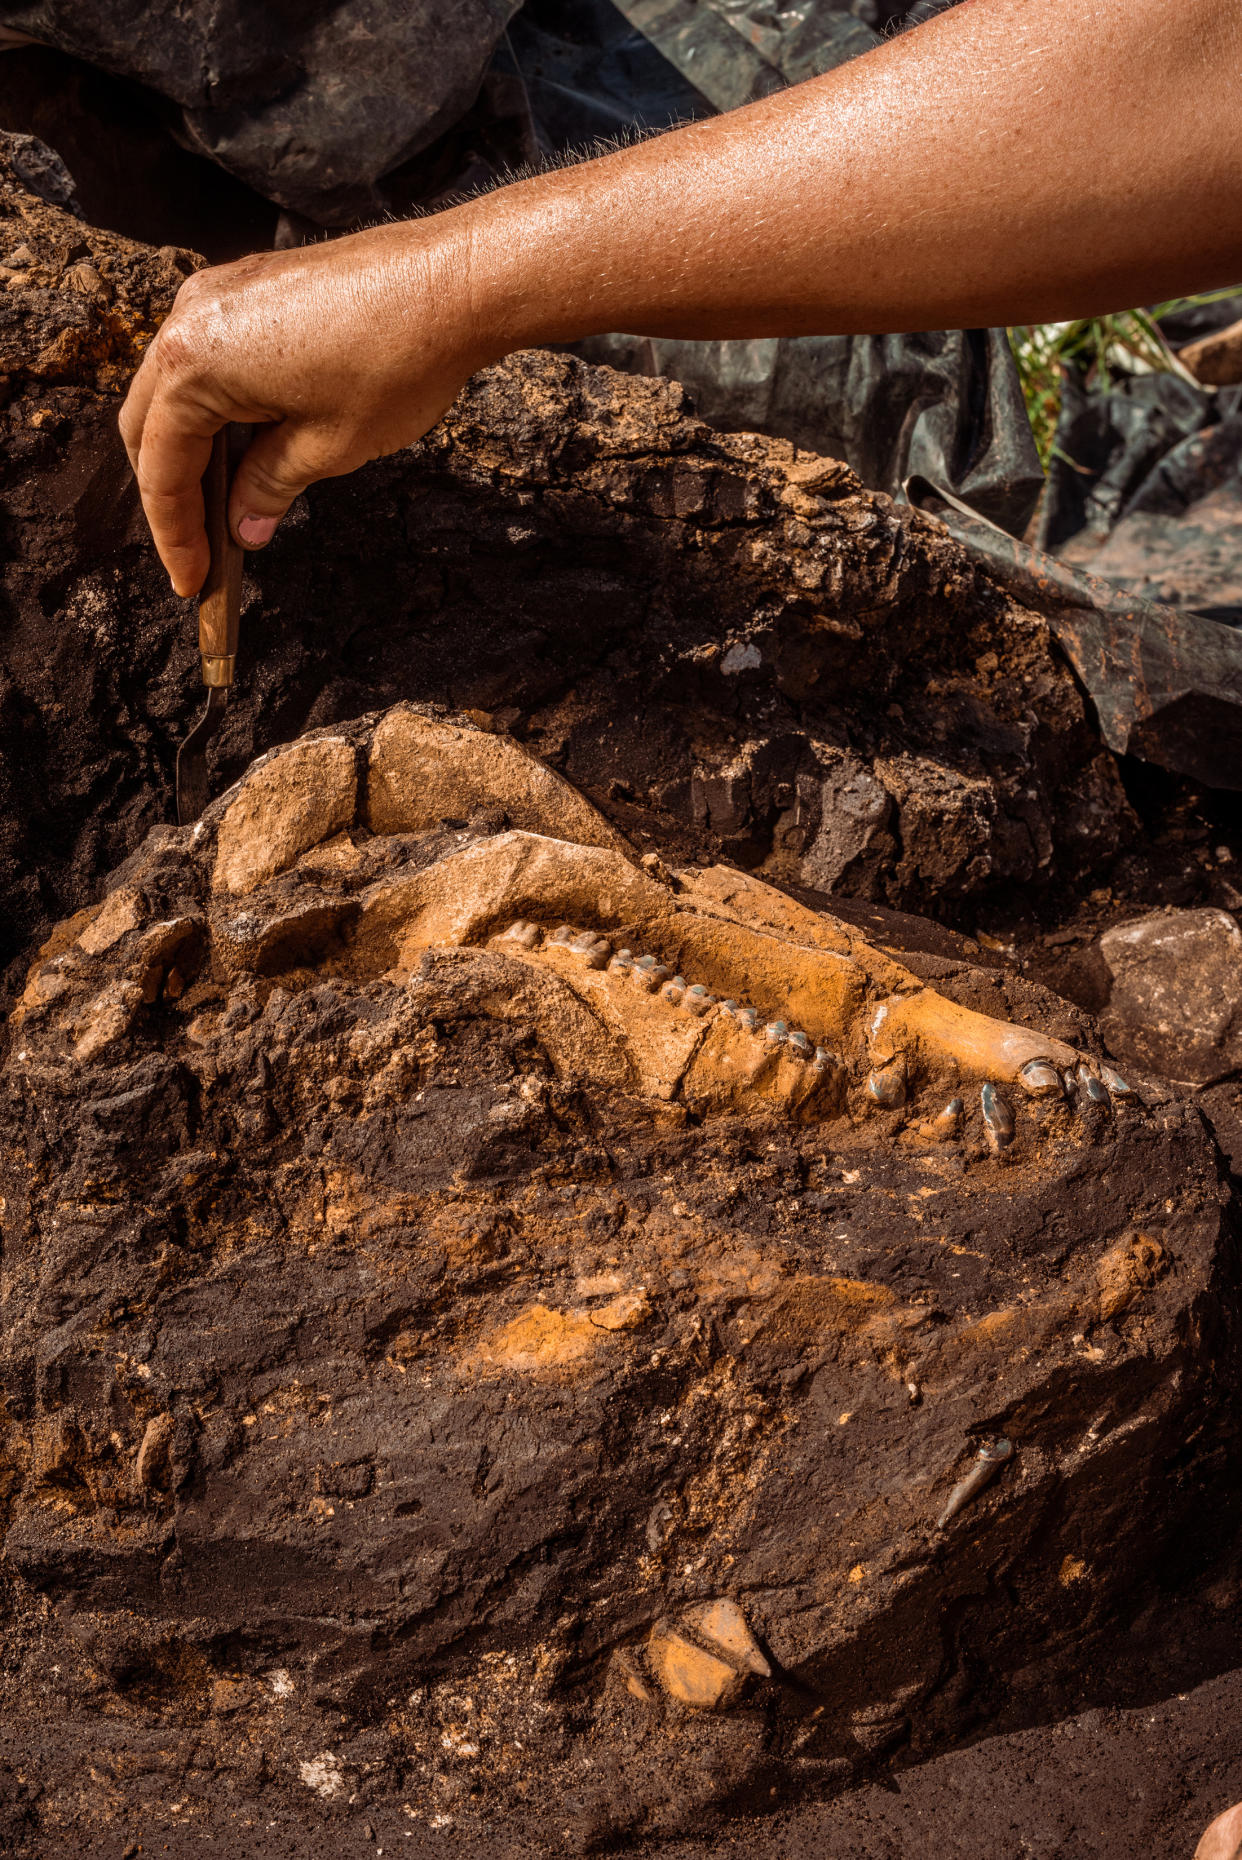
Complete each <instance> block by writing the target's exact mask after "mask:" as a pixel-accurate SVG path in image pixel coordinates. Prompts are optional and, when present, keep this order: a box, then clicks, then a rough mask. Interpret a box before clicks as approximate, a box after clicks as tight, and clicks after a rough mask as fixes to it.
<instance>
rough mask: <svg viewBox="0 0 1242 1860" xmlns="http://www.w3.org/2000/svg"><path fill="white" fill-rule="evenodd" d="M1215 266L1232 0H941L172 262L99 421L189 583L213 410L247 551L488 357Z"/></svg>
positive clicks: (1217, 275) (925, 322)
mask: <svg viewBox="0 0 1242 1860" xmlns="http://www.w3.org/2000/svg"><path fill="white" fill-rule="evenodd" d="M1239 276H1242V0H1179V3H1178V4H1177V5H1170V4H1169V0H1078V4H1076V5H1075V6H1073V7H1067V6H1065V4H1064V0H963V4H962V5H960V6H958V7H956V8H954V9H953V10H952V11H950V12H948V13H946V14H942V15H941V16H939V17H938V18H937V19H935V20H933V21H931V22H929V23H928V24H927V25H925V26H922V27H920V28H918V29H917V31H915V32H911V33H909V34H906V35H904V36H902V37H899V38H897V39H895V40H893V41H891V42H889V43H887V44H885V45H883V46H881V47H879V48H877V49H876V50H875V51H874V52H871V53H869V54H868V55H867V56H866V57H864V58H861V59H857V60H854V61H853V62H852V63H850V64H847V65H845V66H842V67H840V68H839V69H838V70H836V71H833V72H830V73H828V74H827V75H826V76H824V77H822V78H816V79H813V80H811V81H810V82H808V83H806V84H802V85H799V86H797V87H795V88H794V89H791V90H786V91H782V92H780V93H779V94H777V95H776V96H774V97H770V98H767V99H765V100H764V101H763V102H761V103H757V104H752V105H749V106H748V107H747V108H745V109H742V110H737V111H734V112H732V113H730V114H728V115H725V116H719V117H714V118H711V119H710V120H708V121H706V122H702V123H695V124H692V125H689V126H688V127H686V128H684V129H681V130H677V131H674V132H672V133H670V134H668V135H665V136H661V137H658V138H655V139H653V140H651V141H647V142H642V143H639V144H637V145H636V146H634V147H631V148H627V149H624V150H620V151H618V152H616V153H614V154H610V155H607V156H604V157H601V158H600V159H598V160H595V161H591V162H585V163H582V164H580V165H578V166H575V167H570V168H562V169H556V170H553V171H551V172H550V173H547V174H543V175H539V176H536V177H534V178H532V179H529V180H524V181H520V182H517V183H514V184H513V185H511V186H508V187H505V188H501V189H498V190H497V191H495V192H494V193H491V194H487V195H484V196H482V197H481V198H479V199H476V200H473V201H470V202H468V203H466V204H465V205H463V206H459V207H455V208H453V209H451V210H450V211H448V212H445V213H441V214H437V215H435V216H433V217H430V218H426V219H420V220H414V221H410V222H406V223H404V224H399V225H392V226H384V227H378V228H375V229H373V230H370V231H367V232H364V233H359V234H355V235H353V236H352V237H350V238H346V239H340V240H335V241H332V242H329V243H327V244H324V245H320V246H312V247H306V248H303V249H302V250H300V251H297V252H282V253H264V254H260V255H256V256H254V257H251V258H246V259H242V260H240V261H239V262H238V263H237V264H234V265H227V266H221V267H218V268H216V269H214V270H210V271H205V272H200V273H198V274H196V276H195V277H193V278H191V279H190V280H188V281H187V283H186V284H185V286H183V288H182V291H181V292H180V294H179V295H178V298H177V302H176V304H175V306H174V309H173V311H172V314H171V315H170V317H169V319H168V321H167V322H166V323H165V324H164V326H163V328H162V330H161V331H160V333H159V335H158V336H157V337H156V339H155V341H154V342H153V344H152V346H151V349H150V351H149V352H148V355H147V357H146V358H145V360H144V362H143V365H142V367H141V369H140V370H139V373H138V375H137V376H136V378H135V381H134V383H133V386H132V388H131V391H130V396H129V399H128V400H127V402H126V406H125V409H124V411H123V414H122V433H123V436H124V438H125V442H126V445H127V447H128V449H129V452H130V457H131V460H132V461H133V463H134V466H135V470H136V472H137V474H138V481H139V486H140V488H141V491H142V495H143V501H144V504H145V506H146V509H147V514H148V518H149V519H150V522H151V527H152V531H153V533H154V536H155V540H156V545H157V547H158V549H159V552H160V555H161V557H162V558H163V560H164V563H165V565H166V567H167V568H168V570H169V572H170V574H171V576H172V579H173V583H174V586H175V587H177V588H178V590H179V591H180V592H182V593H192V592H194V591H195V590H196V589H197V587H198V585H199V583H200V582H201V580H202V576H203V574H204V572H205V568H206V543H205V538H204V536H203V531H202V515H201V500H200V496H199V489H198V484H199V478H200V476H201V473H202V470H203V467H204V465H205V463H206V458H207V453H208V450H209V447H210V440H211V435H212V433H213V432H214V431H215V430H216V429H217V428H218V427H219V426H220V425H221V424H223V422H224V421H226V420H230V419H233V420H242V421H250V422H254V423H258V424H259V425H260V426H261V429H262V430H261V431H260V432H259V434H258V436H257V437H256V439H255V441H254V442H253V443H252V445H251V447H250V450H249V452H248V453H247V455H246V457H245V459H244V460H243V462H242V465H241V467H240V468H239V471H238V475H237V480H236V482H235V486H234V491H233V501H232V514H233V521H234V526H235V528H237V529H238V533H239V535H240V538H241V540H243V541H244V542H247V543H250V544H252V545H253V544H255V543H258V542H261V541H264V540H266V538H267V536H269V535H270V534H271V530H272V528H273V527H274V522H275V520H276V519H278V518H279V516H280V515H281V514H283V512H284V511H285V510H286V509H287V508H288V505H289V504H290V503H291V502H292V500H293V498H294V497H295V496H296V495H297V494H298V492H299V491H301V490H302V489H304V488H305V486H306V485H307V484H308V483H311V482H313V481H314V480H315V479H317V478H320V477H326V476H333V475H336V474H338V473H340V472H345V471H349V470H352V469H353V468H354V467H355V466H357V465H360V464H362V463H363V462H364V461H365V460H366V459H368V458H372V457H375V456H377V455H378V454H380V453H384V452H389V451H393V450H395V449H396V448H397V447H399V446H402V445H406V444H409V443H411V442H412V441H413V440H415V439H417V438H418V437H419V436H420V435H421V434H422V433H423V432H425V431H426V430H427V428H428V427H429V426H431V425H432V424H434V422H435V421H436V420H437V419H438V418H439V417H440V415H441V414H442V413H443V412H444V410H445V409H446V408H447V407H448V406H449V405H450V404H451V402H452V400H453V399H454V398H455V396H456V394H457V392H458V391H459V389H460V388H461V386H462V384H463V383H464V382H465V381H466V380H467V379H468V377H469V376H470V375H471V374H472V373H474V372H475V370H476V369H478V368H480V367H482V366H484V365H486V364H487V363H489V362H491V361H494V360H496V359H498V358H499V357H500V356H502V355H505V354H507V353H509V352H510V351H512V350H514V349H519V348H526V347H531V346H535V345H538V344H542V343H549V342H565V341H570V340H573V339H575V338H577V337H579V336H584V335H588V334H593V333H596V332H599V331H602V330H611V329H624V330H629V331H632V332H634V333H638V334H649V335H675V336H683V337H728V336H765V335H797V334H805V333H811V332H818V333H824V334H828V333H832V332H840V331H845V332H849V331H865V332H869V333H879V332H881V331H885V330H904V329H928V328H944V327H948V328H955V327H962V326H964V325H968V326H974V325H979V324H992V323H1010V322H1038V321H1044V320H1049V319H1052V318H1057V317H1063V316H1071V315H1073V316H1079V315H1087V314H1090V313H1092V312H1093V311H1096V310H1102V309H1113V308H1116V307H1118V306H1121V305H1125V304H1130V303H1141V302H1147V301H1151V300H1152V299H1153V298H1159V297H1164V296H1169V295H1172V294H1174V293H1177V292H1181V291H1185V290H1189V289H1195V288H1201V287H1208V286H1211V285H1215V284H1227V283H1232V282H1235V281H1236V280H1237V278H1238V277H1239Z"/></svg>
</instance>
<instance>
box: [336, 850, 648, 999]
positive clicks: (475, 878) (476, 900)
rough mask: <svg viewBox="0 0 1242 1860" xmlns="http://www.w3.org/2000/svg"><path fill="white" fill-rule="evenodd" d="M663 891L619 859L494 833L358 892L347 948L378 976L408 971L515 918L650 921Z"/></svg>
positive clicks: (600, 923)
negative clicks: (425, 956)
mask: <svg viewBox="0 0 1242 1860" xmlns="http://www.w3.org/2000/svg"><path fill="white" fill-rule="evenodd" d="M669 908H670V901H669V899H668V894H667V893H666V891H665V890H664V888H663V886H662V885H659V884H657V883H656V881H655V880H654V879H652V878H649V877H648V876H647V874H646V873H645V872H641V871H639V869H638V868H637V867H636V866H633V865H631V864H630V862H629V861H628V859H626V858H624V857H623V856H622V855H621V854H620V853H618V852H614V851H611V850H608V849H606V848H603V847H596V846H570V845H567V844H566V843H565V842H564V841H563V840H553V839H548V838H546V837H545V836H544V835H542V834H538V833H518V832H512V833H500V834H497V835H496V836H495V838H494V839H488V840H480V841H478V842H477V843H476V844H475V845H473V846H467V847H465V848H464V849H463V850H462V851H461V852H456V853H452V854H450V856H449V857H448V858H447V859H441V860H439V861H438V862H437V863H436V864H435V865H432V866H427V867H425V868H424V869H423V870H422V871H417V872H411V873H406V874H404V875H402V876H400V877H397V878H392V879H386V880H381V881H379V882H378V883H377V884H375V885H372V886H371V887H370V889H369V890H367V891H365V892H364V893H363V895H362V912H361V918H360V921H359V924H358V927H357V929H356V931H355V933H354V938H353V941H354V945H355V947H356V948H357V950H358V951H359V953H360V954H361V955H363V956H364V959H368V960H370V961H372V962H374V963H375V964H376V966H377V968H378V970H381V971H382V970H383V969H386V968H394V967H395V968H403V969H408V968H410V967H412V966H413V963H414V962H415V960H416V959H417V957H418V955H419V953H420V951H422V950H424V949H434V948H444V947H447V946H448V945H451V944H461V943H477V942H480V941H482V940H483V938H484V937H486V936H487V935H488V934H490V932H491V931H492V930H493V929H498V928H507V926H508V925H509V924H510V923H511V922H512V921H513V919H514V918H519V917H526V918H530V919H532V920H535V921H541V922H544V923H548V924H556V923H558V922H561V921H569V922H574V923H579V924H582V925H583V926H584V927H586V926H590V927H601V928H603V927H606V926H608V925H611V924H615V923H641V922H644V921H645V922H652V921H656V920H658V919H659V918H660V917H661V916H662V915H663V913H664V912H665V911H667V910H668V909H669Z"/></svg>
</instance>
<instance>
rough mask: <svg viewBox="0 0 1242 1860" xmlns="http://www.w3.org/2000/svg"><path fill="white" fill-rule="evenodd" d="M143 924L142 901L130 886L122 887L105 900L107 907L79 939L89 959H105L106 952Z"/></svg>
mask: <svg viewBox="0 0 1242 1860" xmlns="http://www.w3.org/2000/svg"><path fill="white" fill-rule="evenodd" d="M141 922H142V899H141V897H140V896H139V894H138V893H137V892H136V891H134V890H133V889H132V887H131V886H129V885H122V886H121V888H120V890H119V891H114V892H112V894H111V895H110V896H109V897H107V898H105V899H104V902H103V906H102V908H101V910H100V911H99V912H98V914H97V915H96V916H95V917H93V918H92V919H91V921H90V923H89V924H87V926H86V928H85V930H84V931H83V932H82V934H81V936H80V937H79V938H78V947H79V949H84V950H85V951H86V953H87V955H88V956H102V954H103V952H104V951H105V950H106V949H111V948H112V945H113V944H114V943H119V942H120V940H121V938H122V937H123V936H125V935H127V934H128V932H129V931H131V930H136V929H137V928H138V925H139V924H140V923H141Z"/></svg>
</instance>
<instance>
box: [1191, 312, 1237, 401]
mask: <svg viewBox="0 0 1242 1860" xmlns="http://www.w3.org/2000/svg"><path fill="white" fill-rule="evenodd" d="M1177 359H1178V361H1179V362H1182V363H1184V364H1185V366H1186V367H1187V368H1189V370H1190V372H1191V374H1192V375H1193V376H1194V377H1195V380H1196V381H1202V382H1203V384H1204V386H1205V387H1232V386H1233V385H1234V384H1235V382H1238V381H1242V323H1230V324H1229V326H1228V328H1227V329H1216V330H1213V331H1212V333H1211V335H1210V336H1201V337H1200V338H1199V340H1198V341H1197V342H1188V343H1187V344H1186V346H1185V347H1184V348H1182V349H1179V350H1178V352H1177Z"/></svg>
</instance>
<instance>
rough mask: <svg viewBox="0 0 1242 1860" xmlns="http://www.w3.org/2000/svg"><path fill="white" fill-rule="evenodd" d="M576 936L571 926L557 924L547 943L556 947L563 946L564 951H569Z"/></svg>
mask: <svg viewBox="0 0 1242 1860" xmlns="http://www.w3.org/2000/svg"><path fill="white" fill-rule="evenodd" d="M577 934H578V933H577V931H576V930H575V929H574V927H573V925H572V924H558V925H557V927H556V929H555V930H554V931H553V932H552V934H551V936H550V937H549V938H548V941H549V943H555V944H557V945H558V946H560V945H564V947H565V948H566V949H569V948H571V947H572V945H573V941H574V938H575V937H576V936H577Z"/></svg>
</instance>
